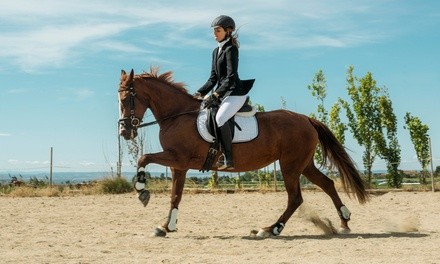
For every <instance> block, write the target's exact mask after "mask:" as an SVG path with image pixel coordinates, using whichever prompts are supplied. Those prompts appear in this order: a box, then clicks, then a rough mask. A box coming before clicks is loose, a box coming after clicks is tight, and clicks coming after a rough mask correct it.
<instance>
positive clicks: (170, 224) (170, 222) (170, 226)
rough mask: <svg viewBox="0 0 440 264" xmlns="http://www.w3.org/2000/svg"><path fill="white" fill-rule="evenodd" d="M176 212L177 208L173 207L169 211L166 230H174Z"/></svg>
mask: <svg viewBox="0 0 440 264" xmlns="http://www.w3.org/2000/svg"><path fill="white" fill-rule="evenodd" d="M177 212H178V209H177V208H174V209H173V210H171V212H170V216H169V218H168V230H170V231H176V229H177V228H176V225H177Z"/></svg>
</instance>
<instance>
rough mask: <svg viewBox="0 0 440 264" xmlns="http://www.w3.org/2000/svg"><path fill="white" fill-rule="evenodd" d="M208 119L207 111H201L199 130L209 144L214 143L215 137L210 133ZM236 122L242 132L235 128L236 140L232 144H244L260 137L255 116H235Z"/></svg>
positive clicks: (198, 120)
mask: <svg viewBox="0 0 440 264" xmlns="http://www.w3.org/2000/svg"><path fill="white" fill-rule="evenodd" d="M207 118H208V115H207V111H206V109H204V110H202V111H200V113H199V116H198V117H197V130H198V131H199V134H200V136H201V137H202V138H203V139H204V140H205V141H207V142H210V143H211V142H213V141H214V137H213V136H212V135H211V134H210V133H209V132H208V128H207V127H206V119H207ZM235 122H236V123H237V124H238V125H239V126H240V128H241V131H240V130H239V129H238V127H237V126H235V131H234V138H233V139H232V143H243V142H248V141H251V140H252V139H254V138H256V137H257V136H258V124H257V118H256V117H255V115H254V116H250V117H247V116H246V117H245V116H238V115H235Z"/></svg>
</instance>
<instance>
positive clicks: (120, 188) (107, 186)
mask: <svg viewBox="0 0 440 264" xmlns="http://www.w3.org/2000/svg"><path fill="white" fill-rule="evenodd" d="M99 183H100V187H101V188H100V189H101V191H102V192H103V193H111V194H121V193H129V192H132V191H133V186H132V185H131V183H129V182H128V181H127V179H125V178H124V177H113V178H107V179H103V180H102V181H101V182H99Z"/></svg>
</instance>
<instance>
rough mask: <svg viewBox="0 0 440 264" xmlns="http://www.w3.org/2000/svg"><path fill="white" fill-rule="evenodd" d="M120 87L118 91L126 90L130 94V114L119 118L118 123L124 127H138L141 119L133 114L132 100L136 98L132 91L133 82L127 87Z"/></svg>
mask: <svg viewBox="0 0 440 264" xmlns="http://www.w3.org/2000/svg"><path fill="white" fill-rule="evenodd" d="M122 88H123V89H119V91H118V92H128V93H129V95H130V99H129V100H130V101H129V107H130V116H127V117H123V118H120V119H119V121H118V123H119V124H121V125H122V126H124V127H133V128H138V127H139V126H140V125H141V123H142V119H139V118H137V117H136V116H135V105H134V101H135V99H136V92H135V91H134V87H133V83H131V84H130V86H128V87H122ZM119 100H120V99H119ZM120 103H121V104H123V103H122V101H120Z"/></svg>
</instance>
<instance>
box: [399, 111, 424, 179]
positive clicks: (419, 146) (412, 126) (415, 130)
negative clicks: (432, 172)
mask: <svg viewBox="0 0 440 264" xmlns="http://www.w3.org/2000/svg"><path fill="white" fill-rule="evenodd" d="M405 124H406V126H404V128H405V129H408V130H409V135H410V137H411V141H412V143H413V145H414V150H415V151H416V154H417V159H418V160H419V162H420V165H422V174H421V176H420V183H422V184H426V175H427V174H428V164H429V135H428V130H429V127H428V126H427V125H425V124H423V123H422V121H420V119H419V118H418V117H415V116H411V114H410V113H406V114H405Z"/></svg>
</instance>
